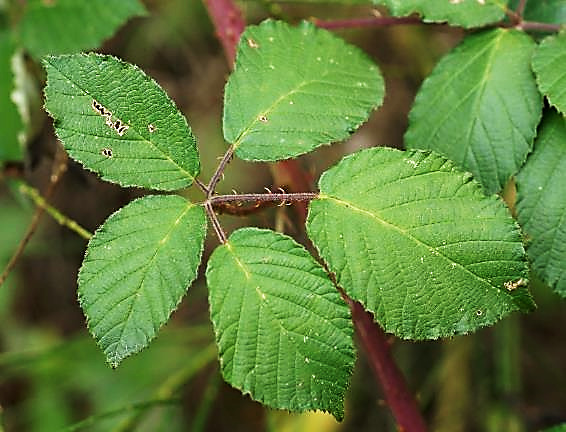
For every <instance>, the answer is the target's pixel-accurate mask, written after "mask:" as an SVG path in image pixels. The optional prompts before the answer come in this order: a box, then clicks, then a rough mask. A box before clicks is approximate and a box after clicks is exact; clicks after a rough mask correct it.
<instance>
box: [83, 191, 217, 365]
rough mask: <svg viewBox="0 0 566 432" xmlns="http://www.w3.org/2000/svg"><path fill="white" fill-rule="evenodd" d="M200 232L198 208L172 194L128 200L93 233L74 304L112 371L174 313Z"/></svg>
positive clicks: (193, 269) (195, 260) (192, 272)
mask: <svg viewBox="0 0 566 432" xmlns="http://www.w3.org/2000/svg"><path fill="white" fill-rule="evenodd" d="M205 234H206V218H205V214H204V210H203V208H202V207H201V206H197V205H195V204H192V203H190V202H188V201H187V200H185V199H184V198H182V197H180V196H177V195H154V196H147V197H144V198H140V199H137V200H135V201H132V202H131V203H130V204H128V205H127V206H125V207H123V208H122V209H120V210H118V211H117V212H116V213H114V214H113V215H111V216H110V217H109V218H108V219H107V220H106V222H104V224H103V225H102V226H101V227H99V228H98V230H97V231H96V232H95V234H94V236H93V237H92V239H91V240H90V242H89V244H88V247H87V251H86V255H85V258H84V261H83V265H82V267H81V269H80V271H79V300H80V304H81V307H82V308H83V311H84V313H85V315H86V317H87V321H88V326H89V329H90V332H91V333H92V335H93V336H94V338H95V339H96V341H97V343H98V345H99V346H100V348H101V349H102V350H103V351H104V354H106V358H107V360H108V363H110V365H111V366H112V367H116V366H117V365H118V364H119V363H120V361H122V359H124V358H125V357H127V356H129V355H131V354H133V353H136V352H138V351H140V350H142V349H143V348H145V347H146V346H147V345H148V344H149V342H150V341H151V340H152V339H153V338H154V337H155V334H156V333H157V331H158V330H159V328H160V327H161V326H162V325H163V324H165V322H166V321H167V320H168V319H169V316H170V315H171V313H172V312H173V311H174V310H175V309H176V307H177V305H178V304H179V302H180V301H181V298H182V297H183V295H185V293H186V291H187V288H188V286H189V285H190V284H191V282H192V281H193V280H194V279H195V277H196V274H197V269H198V266H199V263H200V258H201V254H202V249H203V244H204V237H205Z"/></svg>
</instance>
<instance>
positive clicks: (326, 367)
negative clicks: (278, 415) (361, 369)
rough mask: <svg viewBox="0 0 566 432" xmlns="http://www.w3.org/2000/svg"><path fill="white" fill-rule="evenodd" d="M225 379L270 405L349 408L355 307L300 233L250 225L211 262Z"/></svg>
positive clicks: (212, 296) (210, 282) (214, 320)
mask: <svg viewBox="0 0 566 432" xmlns="http://www.w3.org/2000/svg"><path fill="white" fill-rule="evenodd" d="M206 278H207V281H208V287H209V296H210V314H211V318H212V323H213V324H214V331H215V333H216V342H217V344H218V346H219V350H220V365H221V368H222V375H223V376H224V379H225V380H226V381H227V382H228V383H230V384H231V385H233V386H234V387H236V388H238V389H240V390H241V391H242V392H244V393H249V394H250V395H251V397H252V398H253V399H254V400H257V401H260V402H262V403H264V404H265V405H267V406H270V407H272V408H279V409H288V410H290V411H305V410H315V409H320V410H324V411H329V412H330V413H332V414H333V415H334V416H335V417H336V418H337V419H339V420H341V419H342V418H343V416H344V401H343V399H344V393H345V392H346V388H347V386H348V381H349V377H350V375H351V372H352V368H353V365H354V349H353V342H352V333H353V329H352V322H351V320H350V311H349V309H348V307H347V306H346V304H345V303H344V301H343V300H342V299H341V298H340V294H339V293H338V291H337V290H336V288H335V287H334V286H333V285H332V282H331V281H330V279H329V278H328V275H327V274H326V273H325V271H324V269H323V268H322V267H321V266H320V265H319V264H318V263H317V262H316V261H315V260H314V259H313V258H312V257H311V256H310V255H309V253H308V252H307V251H306V250H305V249H304V248H303V247H302V246H301V245H299V244H297V243H296V242H295V241H294V240H293V239H291V238H290V237H287V236H285V235H282V234H278V233H275V232H273V231H270V230H261V229H256V228H244V229H240V230H238V231H236V232H234V233H233V234H232V235H231V236H230V238H229V240H228V242H227V243H226V244H224V245H222V246H219V247H218V248H217V249H216V250H215V251H214V253H213V254H212V256H211V257H210V260H209V262H208V268H207V271H206Z"/></svg>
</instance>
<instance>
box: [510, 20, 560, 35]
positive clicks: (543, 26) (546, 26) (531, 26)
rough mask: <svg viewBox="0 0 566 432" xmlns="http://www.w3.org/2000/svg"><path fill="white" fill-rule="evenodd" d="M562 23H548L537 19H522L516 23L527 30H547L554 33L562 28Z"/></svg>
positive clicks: (518, 26)
mask: <svg viewBox="0 0 566 432" xmlns="http://www.w3.org/2000/svg"><path fill="white" fill-rule="evenodd" d="M562 27H563V25H560V24H550V23H543V22H537V21H523V22H521V23H519V24H518V25H517V28H519V29H522V30H527V31H529V30H530V31H539V32H549V33H555V32H559V31H560V30H561V29H562Z"/></svg>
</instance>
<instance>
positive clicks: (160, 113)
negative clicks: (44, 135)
mask: <svg viewBox="0 0 566 432" xmlns="http://www.w3.org/2000/svg"><path fill="white" fill-rule="evenodd" d="M44 63H45V67H46V69H47V87H46V88H45V96H46V102H45V107H46V109H47V110H48V111H49V113H50V114H51V116H52V117H53V118H54V120H55V130H56V132H57V135H58V136H59V138H60V139H61V141H62V142H63V145H64V146H65V148H66V149H67V151H68V152H69V154H70V155H71V157H72V158H73V159H76V160H77V161H79V162H81V163H82V164H83V165H84V166H85V167H86V168H88V169H90V170H92V171H94V172H96V173H98V174H100V176H101V177H102V178H103V179H104V180H108V181H112V182H115V183H119V184H121V185H122V186H141V187H147V188H151V189H162V190H175V189H180V188H183V187H187V186H189V185H191V183H192V182H193V179H194V177H195V176H196V175H197V174H198V173H199V169H200V165H199V158H198V151H197V148H196V140H195V138H194V136H193V134H192V132H191V129H190V127H189V125H188V124H187V120H186V119H185V117H184V116H183V114H181V112H180V111H179V110H178V109H177V107H176V106H175V104H174V103H173V101H172V100H171V99H170V98H169V96H167V94H166V93H165V92H164V91H163V90H162V89H161V87H159V85H158V84H157V83H156V82H155V81H154V80H152V79H151V78H150V77H148V76H147V75H146V74H145V73H143V72H142V71H141V70H140V69H139V68H138V67H136V66H134V65H131V64H128V63H125V62H123V61H121V60H119V59H117V58H115V57H112V56H105V55H99V54H74V55H63V56H58V57H47V58H46V59H45V61H44Z"/></svg>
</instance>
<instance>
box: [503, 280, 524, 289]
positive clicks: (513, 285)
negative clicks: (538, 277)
mask: <svg viewBox="0 0 566 432" xmlns="http://www.w3.org/2000/svg"><path fill="white" fill-rule="evenodd" d="M525 285H527V280H525V279H523V278H520V279H518V280H516V281H507V282H505V283H504V284H503V286H504V287H505V289H506V290H507V291H515V290H516V289H517V288H519V287H521V286H525Z"/></svg>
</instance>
